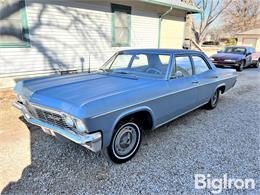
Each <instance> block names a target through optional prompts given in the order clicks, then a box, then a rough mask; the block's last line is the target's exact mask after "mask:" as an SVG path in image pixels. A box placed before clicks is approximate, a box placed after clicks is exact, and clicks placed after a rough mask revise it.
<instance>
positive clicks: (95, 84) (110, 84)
mask: <svg viewBox="0 0 260 195" xmlns="http://www.w3.org/2000/svg"><path fill="white" fill-rule="evenodd" d="M149 81H150V82H149ZM151 83H152V82H151V80H148V79H144V78H138V79H136V78H132V77H128V76H120V75H111V74H98V73H97V74H76V75H69V76H58V77H48V78H39V79H33V80H27V81H23V82H22V83H19V84H18V85H17V86H16V88H15V90H16V93H18V94H20V95H22V96H25V97H27V98H29V101H30V102H32V103H35V104H39V105H42V106H46V107H51V108H54V109H57V110H62V111H65V112H69V111H68V110H69V109H76V108H79V107H82V106H84V105H86V104H87V103H89V102H93V101H96V100H100V99H103V98H105V97H110V96H114V95H118V94H120V93H125V92H128V91H132V90H138V89H140V88H141V87H144V86H147V85H151Z"/></svg>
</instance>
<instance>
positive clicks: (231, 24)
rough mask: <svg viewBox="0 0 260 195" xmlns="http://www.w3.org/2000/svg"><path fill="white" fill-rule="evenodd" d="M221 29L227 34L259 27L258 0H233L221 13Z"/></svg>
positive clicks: (259, 7)
mask: <svg viewBox="0 0 260 195" xmlns="http://www.w3.org/2000/svg"><path fill="white" fill-rule="evenodd" d="M222 20H223V23H224V25H223V27H224V28H223V29H226V30H225V32H226V33H227V34H229V35H231V36H232V35H234V34H235V33H238V32H243V31H246V30H251V29H254V28H258V27H260V1H259V0H234V1H233V2H232V4H231V5H230V6H229V7H228V8H227V9H226V10H225V11H224V12H223V13H222Z"/></svg>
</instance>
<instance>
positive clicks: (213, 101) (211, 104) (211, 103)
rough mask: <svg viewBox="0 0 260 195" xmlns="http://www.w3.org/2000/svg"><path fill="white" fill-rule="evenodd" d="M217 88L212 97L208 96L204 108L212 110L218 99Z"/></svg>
mask: <svg viewBox="0 0 260 195" xmlns="http://www.w3.org/2000/svg"><path fill="white" fill-rule="evenodd" d="M219 93H220V91H219V89H217V90H216V91H215V92H214V94H213V95H212V97H211V98H210V100H209V102H208V103H207V104H206V108H207V109H209V110H212V109H214V108H216V107H217V104H218V100H219Z"/></svg>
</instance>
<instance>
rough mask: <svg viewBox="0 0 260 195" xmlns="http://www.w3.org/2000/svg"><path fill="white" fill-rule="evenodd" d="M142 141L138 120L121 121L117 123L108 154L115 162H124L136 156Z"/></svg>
mask: <svg viewBox="0 0 260 195" xmlns="http://www.w3.org/2000/svg"><path fill="white" fill-rule="evenodd" d="M141 141H142V133H141V129H140V128H139V126H138V123H137V122H131V121H128V122H121V123H119V125H117V127H116V130H115V132H114V135H113V137H112V141H111V143H110V145H109V146H108V147H107V149H106V150H107V151H106V152H107V155H108V157H109V158H110V159H111V160H112V161H113V162H114V163H118V164H121V163H124V162H126V161H128V160H130V159H131V158H133V157H134V155H135V154H136V152H137V151H138V149H139V147H140V145H141Z"/></svg>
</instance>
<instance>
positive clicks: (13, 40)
mask: <svg viewBox="0 0 260 195" xmlns="http://www.w3.org/2000/svg"><path fill="white" fill-rule="evenodd" d="M29 44H30V41H29V31H28V24H27V17H26V10H25V1H24V0H0V47H28V46H29Z"/></svg>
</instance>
